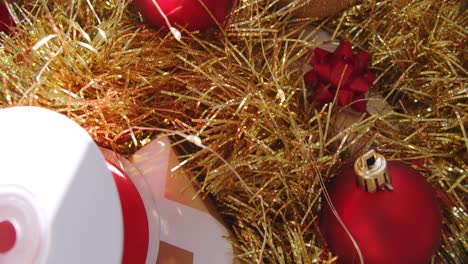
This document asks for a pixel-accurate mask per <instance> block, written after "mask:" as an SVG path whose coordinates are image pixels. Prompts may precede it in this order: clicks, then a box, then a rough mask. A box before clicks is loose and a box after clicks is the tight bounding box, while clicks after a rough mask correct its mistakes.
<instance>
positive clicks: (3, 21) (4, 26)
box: [0, 1, 14, 33]
mask: <svg viewBox="0 0 468 264" xmlns="http://www.w3.org/2000/svg"><path fill="white" fill-rule="evenodd" d="M13 25H14V22H13V19H12V18H11V15H10V12H9V11H8V8H7V7H6V5H5V3H4V2H3V1H1V2H0V31H3V32H5V33H10V28H9V27H11V26H13Z"/></svg>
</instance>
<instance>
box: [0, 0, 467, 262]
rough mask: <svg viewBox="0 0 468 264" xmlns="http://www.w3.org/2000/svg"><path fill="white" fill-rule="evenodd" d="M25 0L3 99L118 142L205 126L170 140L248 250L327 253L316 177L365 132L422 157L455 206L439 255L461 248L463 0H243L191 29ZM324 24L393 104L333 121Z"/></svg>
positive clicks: (365, 141) (287, 256) (335, 165)
mask: <svg viewBox="0 0 468 264" xmlns="http://www.w3.org/2000/svg"><path fill="white" fill-rule="evenodd" d="M16 2H17V4H16V5H12V6H13V9H14V10H16V11H17V12H18V15H19V16H22V17H24V18H25V20H24V21H25V22H24V23H22V24H21V26H20V27H19V28H18V31H17V33H16V34H14V35H12V36H11V37H6V36H4V35H3V36H2V40H1V41H2V44H3V46H2V47H1V48H0V50H1V53H2V57H1V60H2V63H1V65H0V74H1V77H2V82H1V84H0V85H1V86H0V87H1V89H0V105H1V107H8V106H13V105H19V104H22V105H41V106H44V107H47V108H50V109H53V110H56V111H58V112H61V113H64V114H67V115H68V116H70V117H71V118H73V119H74V120H75V121H77V122H78V123H79V124H80V125H82V126H83V127H84V128H86V129H87V130H88V131H89V132H90V134H91V135H92V136H93V138H94V139H95V140H96V141H97V142H98V143H99V144H100V145H102V146H106V147H110V148H113V149H114V150H116V151H118V152H119V153H122V154H131V153H133V152H135V151H136V150H137V149H138V148H140V147H141V146H142V145H144V144H147V143H148V142H149V141H150V140H151V139H152V138H154V137H155V136H156V132H155V130H158V129H169V130H176V131H177V132H178V133H183V134H186V135H196V136H199V137H200V138H201V140H202V141H201V142H202V144H203V145H204V146H206V147H205V148H200V147H199V146H196V145H194V144H192V143H191V142H188V141H187V140H185V139H181V138H179V137H174V140H176V141H177V140H179V141H177V143H176V144H175V145H176V147H177V148H178V150H179V152H180V153H181V159H183V160H184V166H183V169H185V170H187V171H190V172H191V175H192V177H193V182H194V184H196V185H197V186H198V187H199V188H200V193H201V195H208V194H209V195H210V196H211V197H212V198H213V199H214V201H215V202H216V206H217V208H218V210H219V212H220V213H221V215H222V216H223V217H224V220H225V222H226V223H227V225H228V226H229V228H230V230H231V231H232V233H233V244H234V245H235V247H236V248H237V249H238V252H239V255H238V256H237V257H238V259H240V260H245V262H247V263H257V262H258V263H318V262H321V263H332V261H333V260H334V259H335V258H334V256H333V255H332V254H331V253H330V252H328V251H327V250H326V248H325V244H324V241H323V240H322V236H321V235H320V231H319V230H318V227H317V220H318V214H319V211H320V208H319V203H320V194H321V192H322V184H323V182H325V181H326V180H327V179H328V178H330V177H332V176H333V175H335V174H336V173H337V172H338V170H339V169H340V167H341V166H342V165H343V164H346V163H349V162H350V161H352V160H353V159H354V158H355V157H356V156H357V154H358V153H362V151H363V150H364V149H366V148H368V147H370V146H372V147H375V148H376V149H377V150H378V151H379V152H380V153H382V154H384V155H386V156H387V157H389V158H399V159H405V160H424V161H425V166H426V167H427V168H429V169H430V170H431V171H432V173H428V172H427V171H423V173H424V175H425V176H427V178H428V180H429V181H430V182H431V183H432V184H433V185H434V186H435V187H437V189H438V193H440V194H443V197H442V198H441V201H442V202H443V205H444V215H445V219H444V224H445V227H444V243H443V247H442V248H441V249H440V250H439V252H438V254H437V256H436V257H435V259H434V261H435V263H462V261H463V259H464V258H465V259H466V249H467V242H466V227H467V221H468V218H467V215H466V210H467V209H466V206H465V204H466V175H467V174H466V173H467V160H468V157H467V151H468V149H467V144H468V143H467V142H468V138H467V136H466V131H465V127H466V123H467V119H468V111H467V104H466V99H467V97H468V95H467V90H466V89H467V88H466V71H465V69H466V68H467V67H466V66H467V65H466V58H465V57H464V56H463V53H462V52H463V48H464V46H463V45H465V44H464V43H465V42H466V38H465V34H463V33H464V29H465V28H466V26H467V23H466V22H467V21H466V20H467V18H466V14H464V13H461V12H466V11H463V9H461V6H462V4H463V1H448V0H445V1H444V0H443V1H432V0H418V1H416V0H415V1H409V0H408V1H404V0H400V1H378V2H377V1H373V0H368V1H363V2H362V3H361V4H360V5H358V6H356V7H354V8H352V9H350V10H349V11H348V12H345V13H342V14H339V15H338V16H337V17H335V18H333V19H332V18H330V19H327V20H324V21H318V20H316V19H313V18H310V19H307V18H306V19H296V18H292V15H291V11H292V9H293V8H295V7H292V6H291V7H290V9H282V10H280V11H278V12H276V9H275V3H276V2H277V1H272V0H264V1H249V0H245V1H237V4H238V5H237V6H236V9H235V11H234V12H233V14H232V15H231V16H230V18H229V20H228V21H227V27H226V30H225V31H222V32H215V31H209V32H205V33H203V34H202V33H193V34H190V33H188V32H182V36H183V38H182V40H181V41H180V42H179V41H176V40H175V39H173V37H172V36H171V35H168V34H166V33H164V32H158V31H157V30H155V29H152V28H148V27H146V26H142V25H141V23H140V22H139V19H140V18H139V16H138V14H137V13H136V12H135V11H134V10H133V9H132V8H131V7H128V8H127V4H128V1H125V0H108V1H97V0H94V1H86V0H75V1H65V0H60V1H52V0H49V1H46V0H40V1H16ZM23 2H24V3H26V4H25V5H22V4H23ZM36 2H37V3H36ZM88 3H91V5H90V4H88ZM299 6H300V5H299ZM19 7H22V8H21V12H20V8H19ZM314 22H316V24H314ZM320 27H321V28H324V29H327V30H329V31H330V32H331V33H332V34H333V35H334V36H336V38H337V39H338V40H340V39H345V38H348V39H350V40H351V41H352V43H353V44H355V45H356V46H358V47H361V48H363V49H366V50H368V51H370V52H371V53H372V54H373V69H374V71H375V72H376V73H377V74H378V75H379V81H378V85H376V86H375V87H376V88H374V89H378V90H379V91H380V92H382V93H383V94H384V95H385V96H386V98H387V100H388V102H389V103H390V104H392V106H393V107H394V108H395V109H396V110H398V111H397V112H393V113H390V114H386V115H385V116H378V115H376V116H372V117H371V118H369V119H367V120H362V121H360V122H357V123H356V124H354V125H353V126H352V127H350V128H349V130H347V131H342V132H341V133H339V134H338V135H337V134H333V133H336V131H333V129H331V128H330V120H331V119H332V117H333V115H335V114H336V113H337V109H334V108H332V109H328V110H327V109H322V110H316V109H314V107H313V106H312V105H310V104H308V103H306V102H305V100H304V98H305V95H306V94H307V91H306V89H305V87H304V85H303V81H302V65H304V64H305V63H306V62H307V56H308V54H310V50H309V47H310V46H313V44H314V43H313V42H311V41H307V40H304V39H303V38H302V37H301V36H303V35H304V34H305V33H304V32H305V28H309V29H310V28H320ZM33 133H34V132H33V131H32V132H31V134H32V135H33ZM351 135H354V136H351ZM343 137H344V138H345V139H346V138H348V139H349V140H347V141H346V140H344V141H343V140H342V139H343ZM356 144H357V145H359V147H360V148H361V149H359V148H356V147H355V145H356ZM210 150H213V151H215V152H216V153H217V154H219V155H220V157H222V158H223V159H225V160H226V161H227V162H228V163H227V164H226V163H224V162H223V161H222V159H220V157H218V156H216V155H214V154H213V152H211V151H210Z"/></svg>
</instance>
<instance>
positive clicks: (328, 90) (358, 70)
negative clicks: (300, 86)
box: [304, 41, 376, 112]
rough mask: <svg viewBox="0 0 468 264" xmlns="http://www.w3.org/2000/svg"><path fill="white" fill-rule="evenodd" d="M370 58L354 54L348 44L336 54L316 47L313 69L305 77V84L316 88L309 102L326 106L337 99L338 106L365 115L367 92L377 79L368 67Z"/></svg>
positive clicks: (312, 62) (366, 54) (342, 45)
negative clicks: (348, 106)
mask: <svg viewBox="0 0 468 264" xmlns="http://www.w3.org/2000/svg"><path fill="white" fill-rule="evenodd" d="M369 57H370V54H369V53H368V52H365V51H361V52H358V53H355V54H353V51H352V49H351V44H350V43H349V41H345V42H343V43H341V45H340V46H338V48H337V49H336V50H335V52H333V53H330V52H328V51H326V50H323V49H321V48H316V49H315V50H314V55H313V56H312V58H311V60H310V65H312V67H313V69H312V70H310V71H309V72H307V73H306V74H305V75H304V81H305V83H306V84H307V85H308V86H310V87H313V89H314V91H313V94H312V95H311V96H310V97H309V101H313V100H315V101H316V102H318V103H320V104H326V103H329V102H332V101H333V99H334V97H335V96H336V97H337V102H338V105H339V106H341V107H344V106H347V105H351V107H352V108H353V109H354V110H356V111H359V112H366V107H367V101H366V98H365V93H366V92H368V91H369V88H370V86H371V85H372V84H373V83H374V82H375V80H376V78H375V75H374V74H372V73H371V72H370V70H369V69H368V67H367V63H368V61H369Z"/></svg>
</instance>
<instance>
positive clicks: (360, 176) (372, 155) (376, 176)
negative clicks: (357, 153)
mask: <svg viewBox="0 0 468 264" xmlns="http://www.w3.org/2000/svg"><path fill="white" fill-rule="evenodd" d="M354 172H355V173H356V182H357V185H358V186H360V187H361V188H362V189H364V190H365V191H366V192H370V193H374V192H376V191H378V190H384V189H389V190H393V187H392V185H391V183H392V178H391V176H390V173H389V171H388V168H387V161H386V160H385V158H384V156H382V155H381V154H378V153H376V152H375V151H374V150H370V151H368V152H367V153H365V154H364V155H362V156H361V157H359V158H358V159H357V160H356V162H355V163H354Z"/></svg>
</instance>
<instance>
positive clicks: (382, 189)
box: [320, 151, 442, 264]
mask: <svg viewBox="0 0 468 264" xmlns="http://www.w3.org/2000/svg"><path fill="white" fill-rule="evenodd" d="M327 191H328V195H329V197H330V199H331V202H332V204H333V206H334V208H335V209H336V212H337V214H338V215H339V217H340V219H341V220H342V222H343V224H344V225H345V226H346V228H347V229H348V230H349V232H350V234H351V235H352V237H353V239H354V240H355V242H356V244H357V245H358V247H359V249H360V251H361V253H362V258H363V260H364V263H366V264H395V263H398V264H427V263H429V261H430V259H431V257H432V255H433V254H434V253H435V251H436V250H437V248H438V246H439V244H440V239H441V228H442V215H441V212H440V208H439V205H438V202H437V199H436V197H435V194H434V192H433V190H432V188H431V187H430V185H429V184H428V183H427V182H426V181H425V179H424V178H423V177H422V176H421V174H419V173H418V172H417V171H416V170H414V169H412V168H411V167H409V166H407V165H405V164H404V163H402V162H399V161H389V162H386V161H385V159H384V158H383V156H381V155H379V154H376V153H375V152H373V151H371V152H368V153H366V154H365V155H363V156H362V157H361V158H359V159H358V160H357V161H356V164H355V168H354V170H353V168H348V169H346V170H344V171H343V173H341V174H340V175H338V176H336V177H335V178H333V179H332V180H331V182H330V183H329V184H328V185H327ZM320 228H321V231H322V233H323V235H324V238H325V239H326V241H327V244H328V245H329V247H330V248H331V249H332V251H333V252H334V253H335V254H336V255H337V256H338V263H360V257H359V254H358V253H357V250H356V247H355V244H354V243H353V241H352V240H351V238H350V236H349V235H348V234H347V232H346V231H345V229H344V228H343V227H342V225H341V224H340V222H339V221H338V220H337V217H336V216H335V214H334V213H333V211H332V210H331V208H330V206H329V205H328V203H327V202H326V200H325V199H324V204H323V212H322V215H321V220H320Z"/></svg>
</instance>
